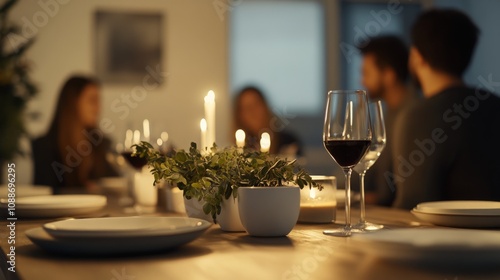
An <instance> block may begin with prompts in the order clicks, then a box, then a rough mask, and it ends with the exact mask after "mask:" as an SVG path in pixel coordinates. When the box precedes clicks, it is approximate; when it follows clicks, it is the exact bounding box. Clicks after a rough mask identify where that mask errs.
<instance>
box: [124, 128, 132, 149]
mask: <svg viewBox="0 0 500 280" xmlns="http://www.w3.org/2000/svg"><path fill="white" fill-rule="evenodd" d="M133 141H134V132H133V131H132V130H131V129H127V131H126V132H125V143H124V145H125V150H128V149H130V147H132V145H133V144H134V142H133Z"/></svg>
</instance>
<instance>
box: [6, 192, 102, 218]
mask: <svg viewBox="0 0 500 280" xmlns="http://www.w3.org/2000/svg"><path fill="white" fill-rule="evenodd" d="M105 206H106V197H105V196H102V195H42V196H30V197H19V198H16V201H15V205H14V208H15V216H16V217H18V218H56V217H68V216H75V215H84V214H89V213H92V212H96V211H98V210H100V209H102V208H104V207H105ZM7 208H9V202H8V200H7V199H5V198H3V199H0V209H1V210H2V213H5V211H6V209H7Z"/></svg>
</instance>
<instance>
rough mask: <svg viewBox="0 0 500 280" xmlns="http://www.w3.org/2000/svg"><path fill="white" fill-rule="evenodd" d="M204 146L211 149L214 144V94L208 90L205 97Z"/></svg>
mask: <svg viewBox="0 0 500 280" xmlns="http://www.w3.org/2000/svg"><path fill="white" fill-rule="evenodd" d="M205 119H206V125H207V128H206V140H205V141H206V144H207V146H208V147H212V145H213V144H214V143H215V93H214V91H213V90H210V91H209V92H208V94H207V95H206V96H205Z"/></svg>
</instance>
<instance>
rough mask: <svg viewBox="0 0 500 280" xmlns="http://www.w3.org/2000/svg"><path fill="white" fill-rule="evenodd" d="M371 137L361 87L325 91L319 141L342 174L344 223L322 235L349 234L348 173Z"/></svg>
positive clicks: (349, 175) (349, 201)
mask: <svg viewBox="0 0 500 280" xmlns="http://www.w3.org/2000/svg"><path fill="white" fill-rule="evenodd" d="M371 139H372V132H371V123H370V113H369V110H368V101H367V99H366V92H365V91H364V90H333V91H330V92H328V98H327V102H326V111H325V123H324V128H323V143H324V146H325V148H326V150H327V151H328V153H330V155H331V156H332V158H333V160H334V161H335V162H336V163H337V164H338V165H340V167H341V168H342V170H343V171H344V174H345V220H346V221H345V226H344V227H343V228H338V229H332V230H325V231H323V233H324V234H326V235H333V236H342V237H347V236H351V233H352V230H353V229H352V227H351V174H352V169H353V168H354V166H356V165H357V164H358V163H359V161H360V160H361V159H362V158H363V156H364V155H365V154H366V152H367V151H368V148H369V147H370V143H371Z"/></svg>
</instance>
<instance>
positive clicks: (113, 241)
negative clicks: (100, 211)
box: [26, 217, 211, 256]
mask: <svg viewBox="0 0 500 280" xmlns="http://www.w3.org/2000/svg"><path fill="white" fill-rule="evenodd" d="M142 218H144V217H142ZM153 218H156V219H158V222H159V224H162V225H163V226H162V228H163V229H162V230H160V229H159V228H156V229H150V230H148V229H141V231H144V232H148V234H139V233H138V232H135V233H133V234H132V232H133V230H131V229H132V227H124V228H125V231H129V232H128V234H125V235H116V233H115V234H114V235H112V236H107V237H87V236H86V237H84V238H77V239H73V238H56V237H54V236H53V235H51V234H49V233H48V232H47V231H46V230H44V229H43V228H41V227H38V228H34V229H30V230H28V231H26V235H27V236H28V238H29V239H30V240H31V241H32V242H33V243H35V244H36V245H38V246H39V247H41V248H43V249H45V250H47V251H49V252H53V253H59V254H68V255H77V256H82V255H120V254H131V253H151V252H159V251H166V250H169V249H173V248H175V247H178V246H181V245H184V244H186V243H189V242H191V241H193V240H195V239H196V238H198V237H199V236H200V235H202V234H203V233H204V232H205V231H206V230H207V229H208V228H209V227H210V225H211V224H210V223H209V222H207V221H204V220H200V219H193V218H183V217H153ZM102 219H113V218H102ZM169 224H170V225H171V226H172V228H170V229H167V228H169V226H168V225H169ZM74 226H75V225H71V228H74ZM92 228H93V229H97V228H95V227H92ZM138 228H140V226H138ZM138 228H137V230H138ZM108 230H109V229H105V230H104V231H108Z"/></svg>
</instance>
